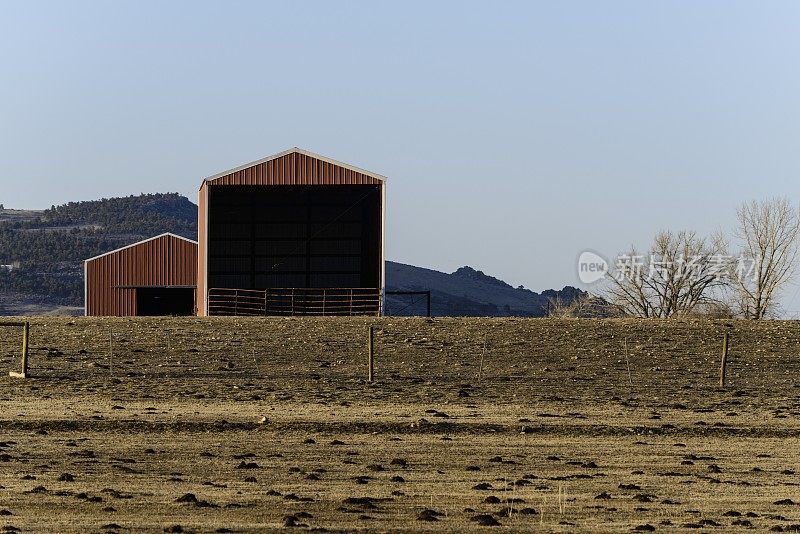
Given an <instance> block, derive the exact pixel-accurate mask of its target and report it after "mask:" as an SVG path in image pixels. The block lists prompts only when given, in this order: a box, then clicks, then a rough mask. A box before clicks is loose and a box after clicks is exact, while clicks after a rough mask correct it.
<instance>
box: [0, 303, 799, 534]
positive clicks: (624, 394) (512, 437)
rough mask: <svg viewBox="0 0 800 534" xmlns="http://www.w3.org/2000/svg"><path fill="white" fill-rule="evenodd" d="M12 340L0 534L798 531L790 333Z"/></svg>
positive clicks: (661, 328)
mask: <svg viewBox="0 0 800 534" xmlns="http://www.w3.org/2000/svg"><path fill="white" fill-rule="evenodd" d="M31 320H32V327H31V346H32V352H31V373H32V374H33V377H34V378H32V379H28V380H19V379H12V378H8V377H7V376H6V377H3V378H0V382H2V386H1V387H2V389H1V390H0V528H2V529H4V530H5V531H15V530H17V529H19V530H21V531H40V532H106V531H113V532H125V531H137V532H138V531H152V532H164V531H166V532H195V531H196V532H242V531H245V532H247V531H249V532H263V531H271V530H281V529H284V528H295V529H296V530H317V531H347V532H352V531H358V530H363V531H400V530H406V531H450V532H460V531H464V530H478V529H480V530H486V529H491V528H494V529H495V530H511V531H530V530H537V531H544V532H575V531H596V532H620V531H623V532H624V531H642V532H647V531H653V530H655V531H666V532H670V531H687V530H692V531H704V532H712V531H716V532H734V531H749V530H753V529H759V530H773V531H786V532H789V531H799V530H800V504H799V503H800V479H799V478H798V476H797V474H796V471H800V465H799V464H800V419H798V416H800V375H799V374H798V371H800V323H798V322H764V323H745V322H724V321H719V322H713V321H632V320H607V321H588V320H549V319H525V320H523V319H435V320H426V319H396V318H386V319H380V320H377V319H362V318H359V319H355V318H353V319H350V318H347V319H324V320H323V319H250V320H245V319H240V318H238V319H234V318H226V319H222V318H215V319H197V318H187V319H100V320H98V319H88V318H51V317H40V318H35V319H31ZM367 325H373V326H374V327H375V347H376V364H375V365H376V380H375V382H374V383H372V384H370V383H367V382H366V380H365V378H366V348H365V344H366V326H367ZM725 331H729V332H730V333H731V350H730V356H729V361H730V363H729V385H728V387H727V388H725V389H720V388H719V387H718V384H717V382H718V373H719V358H720V354H719V353H720V346H721V339H722V336H723V333H724V332H725ZM19 336H20V332H19V330H17V329H8V328H5V329H0V361H2V363H3V366H2V369H3V374H4V375H5V371H6V370H11V369H16V368H17V367H18V362H19V355H18V350H19ZM626 348H627V350H626ZM262 418H264V422H263V423H262V422H261V420H262Z"/></svg>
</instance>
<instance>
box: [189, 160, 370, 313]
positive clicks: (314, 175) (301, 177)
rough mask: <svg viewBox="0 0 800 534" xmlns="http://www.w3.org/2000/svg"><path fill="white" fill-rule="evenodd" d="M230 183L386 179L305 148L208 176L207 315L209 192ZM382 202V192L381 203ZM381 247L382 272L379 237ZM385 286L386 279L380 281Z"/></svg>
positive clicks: (201, 290)
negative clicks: (335, 162)
mask: <svg viewBox="0 0 800 534" xmlns="http://www.w3.org/2000/svg"><path fill="white" fill-rule="evenodd" d="M230 185H233V186H235V185H244V186H253V185H255V186H258V185H264V186H270V185H377V186H381V188H382V187H383V186H384V181H383V180H382V179H380V178H377V177H375V176H371V175H369V174H364V173H362V172H358V171H356V170H354V169H351V168H348V167H345V166H341V165H335V164H333V163H330V162H329V161H325V160H322V159H318V158H315V157H312V156H309V155H308V154H304V153H302V152H290V153H288V154H285V155H283V156H280V157H277V158H274V159H270V160H267V161H265V162H263V163H258V164H255V165H252V166H250V167H247V168H244V169H240V170H237V171H233V172H231V173H229V174H225V175H223V176H219V177H217V178H214V179H210V180H206V181H204V182H203V183H202V185H201V186H200V194H199V202H198V207H199V217H198V250H199V254H198V260H197V263H198V267H197V271H198V273H199V277H198V281H197V313H198V315H205V314H206V313H205V310H206V296H207V292H208V287H206V285H207V280H208V273H207V272H206V268H207V257H206V255H207V240H208V237H209V236H208V234H207V229H208V222H209V219H210V218H212V217H213V214H209V213H207V211H208V205H209V202H210V201H209V196H210V194H211V191H212V190H214V189H215V188H217V187H224V186H230ZM382 202H383V196H382V195H381V199H380V203H381V204H382ZM379 212H380V213H381V216H380V217H379V224H380V225H382V224H383V218H382V213H383V206H382V205H381V206H379ZM382 237H383V229H382V227H381V228H379V229H377V238H378V239H379V240H381V239H382ZM378 246H379V248H380V249H381V254H380V262H381V266H380V267H379V272H380V273H381V276H382V273H383V265H382V263H383V254H382V243H380V241H379V245H378ZM380 282H381V283H380V284H379V285H380V287H382V283H383V281H382V280H381V281H380Z"/></svg>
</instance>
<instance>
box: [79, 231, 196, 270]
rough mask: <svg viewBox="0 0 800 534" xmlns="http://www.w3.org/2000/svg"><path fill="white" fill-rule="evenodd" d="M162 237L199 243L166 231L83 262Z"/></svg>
mask: <svg viewBox="0 0 800 534" xmlns="http://www.w3.org/2000/svg"><path fill="white" fill-rule="evenodd" d="M162 237H175V238H177V239H182V240H184V241H188V242H189V243H192V244H194V245H196V244H197V241H195V240H193V239H189V238H188V237H183V236H182V235H178V234H173V233H172V232H164V233H163V234H158V235H156V236H153V237H148V238H147V239H142V240H141V241H137V242H136V243H131V244H130V245H125V246H124V247H119V248H116V249H114V250H109V251H108V252H104V253H103V254H98V255H97V256H92V257H91V258H87V259H85V260H83V262H84V263H88V262H90V261H94V260H97V259H100V258H102V257H104V256H108V255H109V254H116V253H117V252H121V251H123V250H125V249H129V248H131V247H136V246H138V245H142V244H144V243H147V242H149V241H155V240H156V239H161V238H162Z"/></svg>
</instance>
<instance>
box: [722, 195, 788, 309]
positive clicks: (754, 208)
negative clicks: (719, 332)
mask: <svg viewBox="0 0 800 534" xmlns="http://www.w3.org/2000/svg"><path fill="white" fill-rule="evenodd" d="M736 215H737V219H738V228H737V232H736V237H737V238H738V240H739V242H740V245H741V247H742V254H741V256H740V257H739V260H738V262H737V265H736V267H735V271H736V272H735V274H734V276H732V279H733V283H734V286H735V288H736V290H737V295H738V305H739V311H740V313H741V315H742V316H743V317H745V318H746V319H763V318H765V317H767V316H769V315H770V314H771V313H772V312H774V310H775V307H776V306H775V296H776V294H777V291H778V290H779V289H780V288H781V287H782V286H783V285H784V284H786V282H788V281H789V280H790V279H791V278H792V276H794V274H795V271H796V261H795V260H796V259H797V248H798V236H799V235H800V213H798V209H797V208H796V207H794V206H792V204H791V203H790V202H789V200H788V199H786V198H773V199H769V200H762V201H757V200H753V201H751V202H747V203H745V204H742V205H741V206H739V209H738V210H737V211H736Z"/></svg>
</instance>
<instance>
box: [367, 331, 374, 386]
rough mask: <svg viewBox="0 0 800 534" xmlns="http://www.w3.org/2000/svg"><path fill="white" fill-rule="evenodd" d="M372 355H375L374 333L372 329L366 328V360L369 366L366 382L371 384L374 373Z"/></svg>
mask: <svg viewBox="0 0 800 534" xmlns="http://www.w3.org/2000/svg"><path fill="white" fill-rule="evenodd" d="M374 354H375V333H374V330H373V327H371V326H369V327H367V360H368V362H367V363H368V364H369V373H368V375H367V381H369V382H372V379H373V377H374V373H375V361H374Z"/></svg>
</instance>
